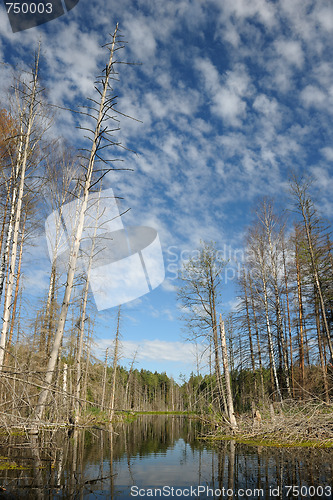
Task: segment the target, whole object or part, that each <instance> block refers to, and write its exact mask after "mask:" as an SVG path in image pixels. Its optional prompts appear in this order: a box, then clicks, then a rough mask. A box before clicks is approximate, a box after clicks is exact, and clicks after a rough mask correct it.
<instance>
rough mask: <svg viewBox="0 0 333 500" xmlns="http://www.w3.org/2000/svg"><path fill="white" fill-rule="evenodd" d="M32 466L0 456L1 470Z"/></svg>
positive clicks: (25, 468)
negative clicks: (19, 463) (25, 465)
mask: <svg viewBox="0 0 333 500" xmlns="http://www.w3.org/2000/svg"><path fill="white" fill-rule="evenodd" d="M29 468H30V467H24V466H23V465H18V464H17V463H16V462H13V461H11V460H10V458H6V457H1V458H0V470H27V469H29Z"/></svg>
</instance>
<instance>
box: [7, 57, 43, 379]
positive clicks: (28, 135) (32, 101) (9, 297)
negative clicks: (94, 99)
mask: <svg viewBox="0 0 333 500" xmlns="http://www.w3.org/2000/svg"><path fill="white" fill-rule="evenodd" d="M38 64H39V53H38V56H37V58H36V64H35V68H34V74H33V85H32V91H31V96H30V100H29V107H28V109H29V115H28V123H27V130H26V133H25V140H24V150H23V154H22V164H21V169H20V184H19V189H18V193H17V203H16V210H15V224H14V228H13V243H12V249H11V257H10V262H9V273H8V286H7V291H6V296H5V305H4V317H3V325H2V331H1V339H0V371H1V370H2V369H3V362H4V355H5V348H6V338H7V333H8V329H9V324H10V308H11V302H12V294H13V287H14V278H15V265H16V256H17V247H18V239H19V231H20V222H21V212H22V201H23V193H24V181H25V172H26V166H27V160H28V153H29V146H30V140H31V133H32V129H33V124H34V120H35V118H36V114H37V112H36V109H35V107H36V97H37V82H38Z"/></svg>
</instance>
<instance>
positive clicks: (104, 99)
mask: <svg viewBox="0 0 333 500" xmlns="http://www.w3.org/2000/svg"><path fill="white" fill-rule="evenodd" d="M117 32H118V25H117V26H116V29H115V31H114V33H113V36H112V42H111V46H110V47H108V48H109V50H110V57H109V61H108V64H107V66H106V68H105V74H104V77H103V78H102V82H101V83H102V90H101V91H99V90H98V92H99V94H100V102H99V109H98V114H97V117H95V119H96V127H95V130H94V137H93V142H92V147H91V151H90V156H89V162H88V166H87V169H86V172H85V174H84V177H85V182H84V186H83V197H82V200H81V206H80V212H79V216H78V223H77V227H76V230H75V235H74V243H73V247H72V250H71V255H70V258H69V265H68V272H67V280H66V287H65V293H64V298H63V302H62V307H61V312H60V316H59V320H58V326H57V330H56V333H55V336H54V341H53V346H52V350H51V353H50V358H49V362H48V366H47V370H46V375H45V383H44V385H45V386H46V388H45V389H43V390H42V391H41V392H40V395H39V398H38V402H37V406H36V408H35V411H34V415H33V417H34V419H35V420H36V421H37V422H38V421H40V420H41V418H42V416H43V413H44V409H45V405H46V401H47V397H48V395H49V393H50V390H51V387H50V384H51V382H52V378H53V374H54V369H55V366H56V363H57V359H58V353H59V348H60V344H61V341H62V338H63V334H64V329H65V323H66V318H67V312H68V308H69V302H70V297H71V293H72V288H73V282H74V276H75V270H76V265H77V259H78V254H79V249H80V243H81V237H82V232H83V227H84V219H85V212H86V209H87V205H88V196H89V190H90V188H91V186H92V175H93V170H94V164H95V160H96V158H97V157H98V151H99V148H100V147H101V141H102V139H103V137H104V134H105V133H106V129H103V127H102V125H103V121H104V120H105V118H106V116H107V113H108V111H109V110H110V108H111V107H112V105H113V102H112V100H111V101H110V99H109V98H108V95H107V94H108V90H109V81H110V75H111V73H112V70H113V65H114V53H115V50H116V37H117Z"/></svg>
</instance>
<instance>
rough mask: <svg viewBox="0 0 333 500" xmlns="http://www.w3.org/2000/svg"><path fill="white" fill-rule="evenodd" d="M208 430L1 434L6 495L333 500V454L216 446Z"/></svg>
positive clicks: (160, 419) (149, 423)
mask: <svg viewBox="0 0 333 500" xmlns="http://www.w3.org/2000/svg"><path fill="white" fill-rule="evenodd" d="M202 432H203V429H202V427H201V425H200V423H199V422H198V421H196V420H194V419H188V418H186V417H182V416H148V415H146V416H142V417H139V418H138V419H137V420H136V421H134V422H132V423H129V424H124V423H119V424H114V425H113V426H112V427H110V429H107V430H102V429H100V428H97V427H95V428H92V429H89V430H75V431H74V432H72V434H71V435H70V436H69V435H68V434H67V433H66V432H64V431H48V432H44V434H42V435H40V436H38V437H35V436H30V437H27V436H25V435H24V436H15V437H13V436H1V438H0V439H1V441H0V487H4V488H6V492H4V493H2V494H1V493H0V497H1V498H2V497H3V498H32V499H42V498H43V499H44V498H47V499H48V498H50V499H57V498H77V499H81V498H82V499H83V498H111V499H117V498H119V499H126V498H135V496H136V497H137V498H149V493H152V492H151V489H152V488H158V489H159V490H158V492H157V496H156V497H161V496H163V495H162V493H163V487H167V488H165V489H164V493H165V495H164V497H165V498H166V497H167V496H166V495H167V494H168V493H169V497H170V498H172V490H171V488H172V487H173V488H174V492H173V493H174V498H175V497H177V498H182V497H183V498H185V495H187V494H188V495H187V498H228V499H232V498H241V495H242V498H281V499H282V498H323V499H331V498H332V493H331V490H330V487H331V484H332V479H333V466H332V457H333V452H332V451H330V450H315V449H304V448H281V449H276V448H266V447H262V446H261V447H254V446H246V445H241V444H238V443H236V442H235V441H222V442H218V443H212V442H208V441H205V440H202V439H200V436H201V433H202ZM199 486H200V487H201V488H200V489H199V488H198V487H199ZM289 486H290V488H289ZM292 486H294V489H292V488H291V487H292ZM191 487H192V491H191ZM301 487H302V489H301ZM131 488H132V490H131ZM181 488H183V493H184V496H182V494H181ZM184 488H185V490H184ZM320 488H322V489H320ZM131 491H132V493H133V495H132V497H131V496H130V492H131ZM288 491H289V493H290V494H289V496H288V495H287V493H288ZM159 492H160V493H159ZM236 493H238V496H236ZM150 496H152V494H151V495H150ZM156 497H155V498H156Z"/></svg>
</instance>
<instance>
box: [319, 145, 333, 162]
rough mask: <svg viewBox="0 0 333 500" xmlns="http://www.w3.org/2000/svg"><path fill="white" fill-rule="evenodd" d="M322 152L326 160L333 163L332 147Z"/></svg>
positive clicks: (323, 149)
mask: <svg viewBox="0 0 333 500" xmlns="http://www.w3.org/2000/svg"><path fill="white" fill-rule="evenodd" d="M320 152H321V153H322V155H323V156H324V157H325V158H326V160H328V161H333V148H331V147H326V148H322V149H321V150H320Z"/></svg>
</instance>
